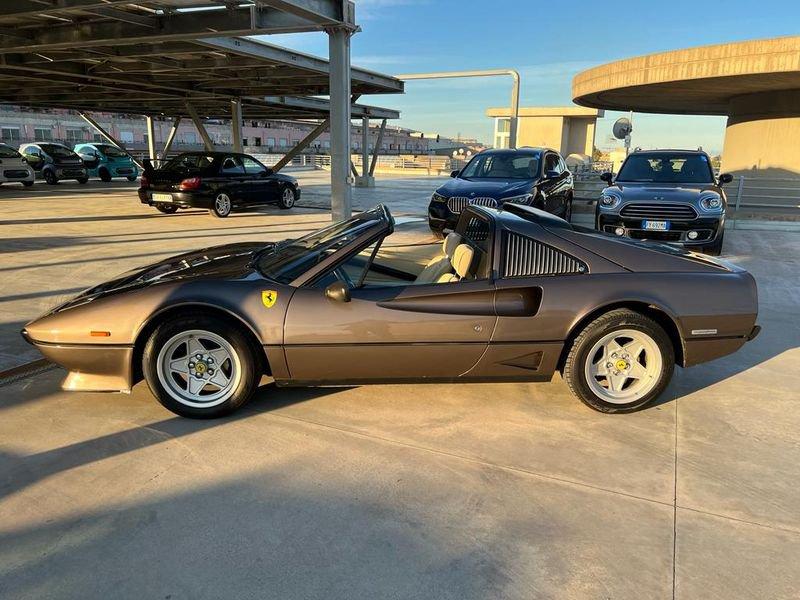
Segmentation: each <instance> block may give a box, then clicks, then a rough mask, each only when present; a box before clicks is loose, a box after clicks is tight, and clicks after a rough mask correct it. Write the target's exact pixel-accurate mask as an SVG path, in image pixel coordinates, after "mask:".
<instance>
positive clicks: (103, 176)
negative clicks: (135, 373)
mask: <svg viewBox="0 0 800 600" xmlns="http://www.w3.org/2000/svg"><path fill="white" fill-rule="evenodd" d="M98 175H99V176H100V181H105V182H106V183H108V182H109V181H111V173H109V172H108V169H100V171H99V172H98Z"/></svg>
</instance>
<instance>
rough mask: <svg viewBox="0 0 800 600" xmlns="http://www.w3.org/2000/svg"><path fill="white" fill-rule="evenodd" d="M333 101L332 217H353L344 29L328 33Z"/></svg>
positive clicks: (346, 35)
mask: <svg viewBox="0 0 800 600" xmlns="http://www.w3.org/2000/svg"><path fill="white" fill-rule="evenodd" d="M327 33H328V54H329V60H330V75H329V86H330V101H331V117H330V118H331V130H330V131H331V218H332V219H333V220H334V221H339V220H342V219H347V218H349V217H350V215H351V214H352V210H353V208H352V206H353V196H352V194H353V190H352V188H351V183H352V179H351V177H350V35H351V32H350V30H349V29H347V28H345V27H335V28H330V29H328V30H327Z"/></svg>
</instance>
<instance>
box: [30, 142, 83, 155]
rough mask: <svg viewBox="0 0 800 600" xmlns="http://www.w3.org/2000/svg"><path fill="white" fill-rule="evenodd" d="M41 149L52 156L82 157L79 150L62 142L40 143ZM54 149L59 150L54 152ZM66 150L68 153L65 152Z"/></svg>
mask: <svg viewBox="0 0 800 600" xmlns="http://www.w3.org/2000/svg"><path fill="white" fill-rule="evenodd" d="M39 149H40V150H41V151H42V152H44V153H45V154H46V155H47V156H49V157H51V158H80V157H79V156H78V153H77V152H75V151H74V150H70V149H69V148H67V147H66V146H62V145H61V144H56V143H50V142H43V143H40V144H39ZM53 149H55V150H57V151H58V152H54V151H53ZM65 152H66V153H68V154H64V153H65Z"/></svg>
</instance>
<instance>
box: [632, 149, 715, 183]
mask: <svg viewBox="0 0 800 600" xmlns="http://www.w3.org/2000/svg"><path fill="white" fill-rule="evenodd" d="M617 181H632V182H654V183H713V182H714V174H713V172H712V171H711V165H710V164H709V161H708V157H707V156H706V155H705V154H686V153H679V152H676V153H674V154H671V153H668V152H653V153H647V152H637V153H636V154H631V155H630V156H629V157H628V158H627V159H626V160H625V162H624V163H623V165H622V168H621V169H620V171H619V175H617Z"/></svg>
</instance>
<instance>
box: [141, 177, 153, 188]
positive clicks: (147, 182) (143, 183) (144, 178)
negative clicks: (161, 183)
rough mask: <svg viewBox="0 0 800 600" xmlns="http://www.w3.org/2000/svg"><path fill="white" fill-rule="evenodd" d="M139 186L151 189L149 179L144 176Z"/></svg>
mask: <svg viewBox="0 0 800 600" xmlns="http://www.w3.org/2000/svg"><path fill="white" fill-rule="evenodd" d="M139 185H140V186H141V187H143V188H146V187H150V182H149V181H148V180H147V177H145V176H144V175H142V176H141V177H139Z"/></svg>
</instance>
